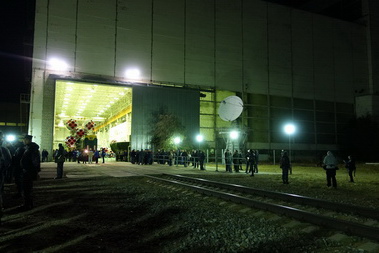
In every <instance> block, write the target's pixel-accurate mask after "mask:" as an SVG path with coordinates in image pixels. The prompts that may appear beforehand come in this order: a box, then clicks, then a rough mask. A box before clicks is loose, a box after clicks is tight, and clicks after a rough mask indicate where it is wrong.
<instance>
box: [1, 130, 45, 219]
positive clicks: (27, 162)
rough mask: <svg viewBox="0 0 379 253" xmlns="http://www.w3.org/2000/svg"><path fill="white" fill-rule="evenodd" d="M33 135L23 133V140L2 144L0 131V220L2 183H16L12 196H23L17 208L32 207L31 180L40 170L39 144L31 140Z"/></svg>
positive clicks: (21, 209)
mask: <svg viewBox="0 0 379 253" xmlns="http://www.w3.org/2000/svg"><path fill="white" fill-rule="evenodd" d="M32 138H33V136H31V135H25V136H24V139H23V142H22V143H21V142H17V143H15V144H14V145H12V144H10V143H7V144H6V145H4V143H3V140H4V136H3V133H2V132H0V222H1V217H2V214H3V196H2V195H3V191H4V183H10V182H12V180H13V178H14V183H15V184H16V189H17V193H15V195H14V196H13V197H15V198H23V205H21V206H19V207H18V208H17V210H19V211H27V210H31V209H32V208H33V206H34V205H33V181H35V180H36V179H37V178H38V173H39V171H40V170H41V167H40V162H41V156H40V151H39V146H38V144H36V143H35V142H33V141H32Z"/></svg>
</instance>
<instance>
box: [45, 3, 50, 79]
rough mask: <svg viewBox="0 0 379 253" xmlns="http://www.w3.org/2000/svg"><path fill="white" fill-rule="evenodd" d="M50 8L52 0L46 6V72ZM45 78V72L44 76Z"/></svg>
mask: <svg viewBox="0 0 379 253" xmlns="http://www.w3.org/2000/svg"><path fill="white" fill-rule="evenodd" d="M49 9H50V0H48V1H47V6H46V33H45V45H46V46H45V63H44V70H45V71H44V72H46V65H47V48H48V46H47V45H48V41H49V19H50V14H49ZM43 79H44V80H45V74H44V78H43Z"/></svg>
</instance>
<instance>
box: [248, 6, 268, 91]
mask: <svg viewBox="0 0 379 253" xmlns="http://www.w3.org/2000/svg"><path fill="white" fill-rule="evenodd" d="M243 7H244V8H243V9H244V13H243V17H244V23H243V27H244V34H243V39H244V48H243V51H244V59H243V60H244V82H245V85H246V91H247V92H251V93H260V94H266V93H267V91H268V86H267V82H268V66H267V62H268V58H267V3H265V2H263V1H258V2H255V1H246V2H245V3H244V6H243Z"/></svg>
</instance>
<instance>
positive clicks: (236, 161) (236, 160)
mask: <svg viewBox="0 0 379 253" xmlns="http://www.w3.org/2000/svg"><path fill="white" fill-rule="evenodd" d="M233 165H234V171H235V172H240V171H239V169H240V159H239V154H238V150H234V153H233Z"/></svg>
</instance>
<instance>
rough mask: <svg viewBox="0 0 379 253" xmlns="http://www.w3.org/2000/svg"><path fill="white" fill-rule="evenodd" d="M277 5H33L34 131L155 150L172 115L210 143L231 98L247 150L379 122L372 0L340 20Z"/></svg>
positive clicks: (108, 1) (185, 0)
mask: <svg viewBox="0 0 379 253" xmlns="http://www.w3.org/2000/svg"><path fill="white" fill-rule="evenodd" d="M278 2H283V1H262V0H65V1H60V0H37V1H36V12H35V35H34V53H33V59H34V60H33V70H32V71H33V73H32V75H33V77H32V92H31V106H30V121H29V133H30V134H32V135H33V136H34V137H35V141H36V142H37V143H39V144H40V146H41V148H43V149H47V150H51V149H53V148H56V147H57V145H58V143H64V142H65V141H66V140H67V138H69V137H73V138H75V135H77V132H78V131H80V130H85V131H87V132H86V134H91V135H95V136H96V137H97V139H98V146H99V147H100V146H101V147H109V145H110V143H112V142H115V141H117V142H130V143H131V148H135V149H142V148H151V145H150V138H151V136H150V132H151V125H150V115H152V114H153V113H154V112H156V111H157V110H160V109H161V108H165V109H166V110H168V111H169V112H170V113H172V114H174V115H176V116H177V117H178V118H180V120H181V122H182V123H183V125H185V126H186V129H187V133H188V136H187V138H192V136H193V138H194V136H195V135H196V134H198V133H201V134H202V135H204V137H205V141H206V142H207V145H208V147H215V145H216V143H224V142H223V139H224V136H223V135H224V133H225V131H227V130H228V129H232V125H233V122H227V121H223V120H222V119H220V117H219V116H218V112H217V109H218V106H219V103H220V101H222V100H223V99H225V98H226V97H228V96H232V95H236V96H239V97H240V98H242V100H243V102H244V110H243V113H242V115H241V116H240V118H239V120H238V122H239V124H238V126H240V127H241V128H243V129H244V131H245V133H246V136H245V137H246V142H245V147H246V148H253V149H260V150H268V151H270V150H275V149H283V148H287V147H288V145H289V142H290V144H291V148H292V149H293V150H298V151H310V152H315V151H322V150H327V149H332V150H337V149H338V145H339V143H340V141H341V137H342V135H343V131H344V129H345V128H346V126H347V124H348V122H349V120H351V119H353V118H355V117H357V116H362V115H366V114H367V113H368V114H371V115H374V116H377V115H378V111H377V109H375V108H376V106H375V105H376V104H378V101H379V100H378V97H377V95H376V94H377V92H378V81H379V71H377V70H378V63H379V61H378V56H379V54H378V49H376V48H375V47H374V46H373V45H375V43H376V42H378V38H377V37H378V34H377V32H375V28H376V27H377V26H378V25H379V23H378V22H377V21H376V20H378V17H377V15H378V14H375V13H373V12H370V10H371V8H375V6H374V5H377V3H376V2H375V0H363V1H354V2H359V6H360V8H361V14H362V15H360V16H359V19H357V20H344V19H340V18H335V17H330V16H326V15H321V14H317V13H314V12H310V11H308V10H306V8H303V10H301V9H298V8H294V6H285V5H281V4H278ZM290 2H292V1H290ZM304 2H307V3H308V4H311V3H310V2H317V1H304ZM318 2H325V1H318ZM326 2H327V1H326ZM329 2H341V1H329ZM350 2H353V1H350ZM376 44H377V43H376ZM287 122H292V123H293V124H295V125H296V132H295V133H294V134H293V135H292V136H288V135H286V134H285V133H284V132H283V126H284V124H286V123H287ZM70 123H72V124H74V123H75V124H74V125H75V127H72V128H71V126H73V125H71V126H70V125H69V124H70ZM88 124H89V125H88ZM88 126H90V127H89V128H88ZM234 126H235V125H233V127H234ZM80 134H81V133H79V135H80ZM219 148H220V149H221V148H225V146H224V147H219Z"/></svg>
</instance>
